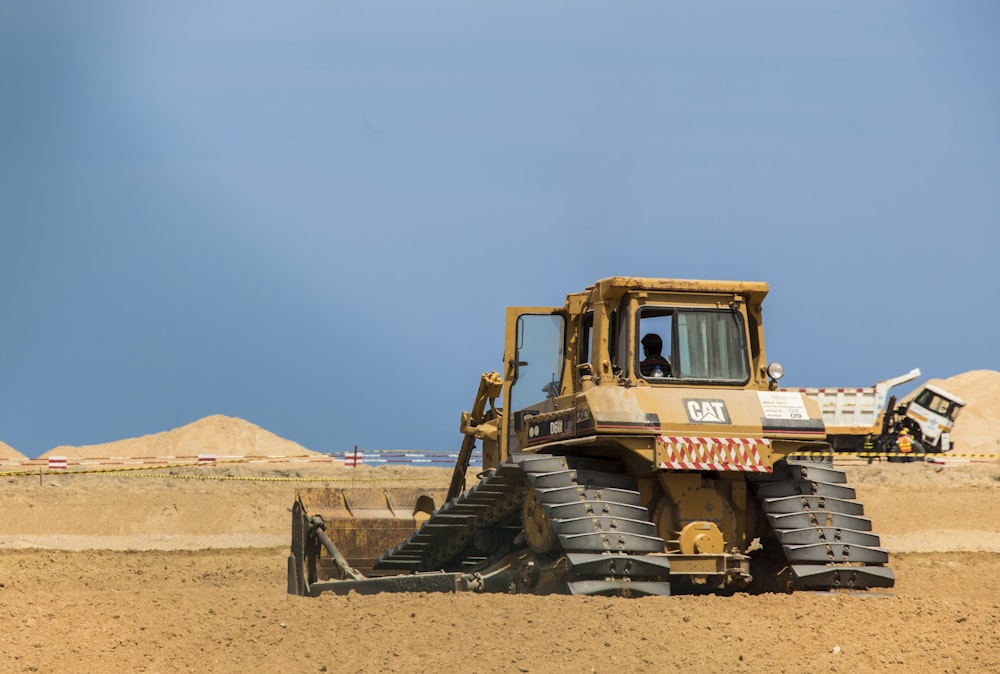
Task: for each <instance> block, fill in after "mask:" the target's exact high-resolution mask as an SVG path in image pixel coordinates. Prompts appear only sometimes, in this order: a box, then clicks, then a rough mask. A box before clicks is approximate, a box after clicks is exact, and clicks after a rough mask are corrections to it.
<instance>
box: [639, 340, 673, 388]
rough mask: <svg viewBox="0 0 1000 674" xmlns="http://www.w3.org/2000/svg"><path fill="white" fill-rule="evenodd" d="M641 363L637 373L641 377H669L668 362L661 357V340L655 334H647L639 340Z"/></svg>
mask: <svg viewBox="0 0 1000 674" xmlns="http://www.w3.org/2000/svg"><path fill="white" fill-rule="evenodd" d="M640 343H641V344H642V361H641V362H640V363H639V372H640V373H641V374H642V376H643V377H669V376H670V361H669V360H667V359H666V358H664V357H663V340H662V339H661V338H660V336H659V335H658V334H656V333H655V332H649V333H647V334H646V335H645V336H644V337H643V338H642V339H641V340H640Z"/></svg>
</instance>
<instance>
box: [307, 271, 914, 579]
mask: <svg viewBox="0 0 1000 674" xmlns="http://www.w3.org/2000/svg"><path fill="white" fill-rule="evenodd" d="M767 292H768V285H767V284H766V283H764V282H755V281H707V280H674V279H655V278H633V277H612V278H606V279H603V280H600V281H597V282H596V283H594V284H593V285H592V286H589V287H587V288H586V289H585V290H583V291H582V292H576V293H572V294H570V295H568V296H567V297H566V301H565V303H564V304H563V305H562V306H526V307H509V308H507V314H506V330H505V335H504V352H503V353H504V356H503V367H502V371H501V372H487V373H485V374H483V375H482V377H481V378H480V382H479V388H478V391H477V394H476V396H475V400H474V404H473V406H472V409H471V411H468V412H463V413H462V414H461V425H460V429H461V433H462V436H463V440H462V444H461V447H460V450H459V452H458V459H457V461H456V465H455V467H454V470H453V472H452V475H451V479H450V482H449V484H448V485H447V486H445V485H442V486H441V488H440V489H439V490H438V491H437V492H436V493H435V492H431V491H424V492H421V493H408V492H407V490H406V489H398V490H396V489H381V490H380V489H368V490H364V489H358V488H331V489H310V490H301V491H300V492H299V493H298V494H297V497H296V500H295V502H294V504H293V507H292V536H291V554H290V556H289V559H288V591H289V593H291V594H296V595H309V596H314V595H318V594H320V593H322V592H335V593H348V592H352V591H353V592H357V593H360V594H365V593H376V592H387V591H417V592H428V591H445V592H459V591H470V592H505V593H531V594H554V593H558V594H581V595H616V596H643V595H669V594H678V593H703V592H710V593H718V594H730V593H733V592H737V591H748V592H765V591H782V592H784V591H793V590H799V589H804V590H823V591H833V590H845V591H850V590H864V591H870V590H871V589H873V588H888V587H892V585H893V583H894V577H893V573H892V570H891V569H890V568H889V566H888V553H887V552H886V551H885V550H884V549H882V548H881V547H880V540H879V537H878V535H877V534H875V533H873V532H872V529H873V527H872V523H871V520H870V519H869V518H867V517H865V516H864V506H863V504H862V503H860V502H859V501H858V500H857V498H856V492H855V490H854V489H853V488H852V487H851V486H850V485H848V484H847V483H846V477H845V474H844V472H843V471H840V470H837V469H835V468H834V467H833V466H832V465H831V464H829V463H822V462H811V461H805V460H796V459H795V458H794V457H795V456H797V455H808V454H809V453H810V452H814V451H823V450H829V444H828V443H827V442H826V439H825V428H824V424H823V417H822V416H821V414H820V410H819V408H818V407H817V405H816V402H815V400H813V399H812V398H810V397H808V396H805V395H803V394H801V393H800V392H796V391H780V390H778V387H777V381H778V379H779V378H780V377H781V376H782V374H783V370H782V367H781V365H780V364H779V363H776V362H772V363H769V362H768V361H767V359H766V354H765V350H764V322H763V312H762V304H763V302H764V298H765V296H766V295H767ZM648 335H655V338H647V336H648ZM477 443H481V449H482V468H483V470H482V472H481V473H479V474H478V475H476V479H475V480H472V479H471V476H470V479H469V480H468V481H470V482H472V481H474V482H475V483H474V484H472V486H469V485H468V484H467V477H466V476H467V475H468V469H469V460H470V456H471V455H472V452H473V450H474V448H475V447H476V445H477Z"/></svg>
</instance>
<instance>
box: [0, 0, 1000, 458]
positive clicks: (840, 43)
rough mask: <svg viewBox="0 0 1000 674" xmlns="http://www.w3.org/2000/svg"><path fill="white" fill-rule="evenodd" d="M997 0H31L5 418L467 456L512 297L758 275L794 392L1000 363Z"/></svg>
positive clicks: (8, 262)
mask: <svg viewBox="0 0 1000 674" xmlns="http://www.w3.org/2000/svg"><path fill="white" fill-rule="evenodd" d="M998 25H1000V5H997V4H996V3H995V2H961V3H955V2H943V1H942V2H809V3H803V2H791V1H788V2H760V3H744V2H615V3H607V2H542V3H527V2H516V1H515V2H475V3H468V2H426V3H420V4H417V3H397V2H365V3H344V2H301V1H300V2H287V3H262V2H254V1H251V2H239V3H237V2H214V3H202V2H198V3H195V2H174V3H135V2H125V1H110V0H95V1H93V2H87V3H70V2H45V1H40V2H24V1H14V2H5V3H3V4H2V6H0V91H2V92H3V105H2V106H0V289H2V293H0V311H2V316H3V324H2V326H0V440H3V441H4V442H7V443H8V444H10V445H11V446H13V447H14V448H16V449H18V450H19V451H21V452H23V453H25V454H27V455H29V456H35V455H37V454H40V453H42V452H44V451H47V450H48V449H51V448H52V447H54V446H56V445H60V444H74V445H78V444H92V443H99V442H108V441H113V440H118V439H121V438H125V437H133V436H138V435H143V434H147V433H155V432H158V431H162V430H168V429H170V428H174V427H177V426H181V425H183V424H186V423H189V422H191V421H194V420H196V419H198V418H201V417H203V416H207V415H209V414H227V415H232V416H238V417H242V418H245V419H248V420H249V421H252V422H253V423H256V424H259V425H261V426H263V427H265V428H267V429H269V430H271V431H273V432H275V433H277V434H279V435H281V436H283V437H287V438H290V439H292V440H295V441H297V442H300V443H302V444H304V445H305V446H307V447H309V448H310V449H314V450H317V451H323V452H332V451H337V452H339V451H344V450H345V449H349V448H350V447H352V446H353V445H355V444H357V445H360V446H361V447H362V448H371V449H375V448H399V449H452V448H455V447H457V446H458V443H459V442H460V437H459V435H458V423H459V412H460V411H461V410H462V409H468V408H469V406H470V405H471V402H472V396H473V394H474V392H475V389H476V386H477V384H478V378H479V375H480V374H481V373H482V372H483V371H486V370H491V369H497V368H499V366H500V361H501V357H502V348H503V337H502V330H503V313H504V307H505V306H507V305H518V304H529V305H545V304H560V303H561V302H562V299H563V298H564V297H565V295H566V293H568V292H574V291H578V290H582V289H583V288H584V287H586V286H587V285H589V284H590V283H591V282H593V281H594V280H597V279H599V278H604V277H607V276H613V275H637V276H640V275H641V276H661V277H675V278H709V279H711V278H721V279H740V280H761V281H767V282H768V283H770V284H771V295H770V296H769V298H768V301H767V302H766V304H765V330H766V334H767V338H768V342H767V347H768V356H769V357H770V359H772V360H780V361H781V362H782V363H783V364H784V365H785V369H786V373H787V374H786V378H785V380H784V383H785V384H786V385H789V386H865V385H870V384H872V383H874V382H875V381H877V380H879V379H883V378H886V377H890V376H894V375H897V374H901V373H904V372H907V371H909V370H910V369H912V368H913V367H920V368H921V369H922V370H923V373H924V377H922V378H921V380H924V379H926V378H929V377H941V378H946V377H950V376H952V375H955V374H958V373H961V372H965V371H967V370H973V369H1000V356H998V355H997V339H996V335H997V333H998V331H1000V318H998V317H997V312H995V311H993V310H992V306H993V304H994V302H995V299H996V298H997V297H998V296H1000V272H998V270H997V267H996V262H995V258H996V256H997V251H998V250H1000V233H998V232H1000V123H998V121H997V120H1000V78H998V77H997V73H998V72H1000V41H998V40H996V27H997V26H998Z"/></svg>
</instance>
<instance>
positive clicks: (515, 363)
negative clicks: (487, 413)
mask: <svg viewBox="0 0 1000 674" xmlns="http://www.w3.org/2000/svg"><path fill="white" fill-rule="evenodd" d="M565 369H566V315H565V312H564V311H563V309H562V308H561V307H508V308H507V330H506V338H505V341H504V376H503V379H504V387H503V391H504V393H503V410H504V416H505V418H506V423H505V424H504V426H505V428H504V432H503V433H502V434H501V438H500V456H501V457H502V458H506V457H508V456H510V454H511V452H517V451H520V449H521V443H520V442H519V441H518V437H517V434H518V432H520V430H521V428H522V427H523V423H522V422H523V419H524V413H525V411H530V412H536V411H538V412H542V411H547V410H551V409H553V408H554V405H553V403H552V400H553V399H554V398H556V397H557V396H559V395H560V393H561V392H562V387H563V382H564V380H565V376H566V372H565Z"/></svg>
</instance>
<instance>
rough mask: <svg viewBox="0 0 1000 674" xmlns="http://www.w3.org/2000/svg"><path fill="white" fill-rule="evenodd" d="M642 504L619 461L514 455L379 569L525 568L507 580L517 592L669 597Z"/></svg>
mask: <svg viewBox="0 0 1000 674" xmlns="http://www.w3.org/2000/svg"><path fill="white" fill-rule="evenodd" d="M639 502H640V497H639V492H638V491H636V490H635V484H634V480H633V479H632V478H630V477H628V476H626V475H625V474H624V472H623V470H622V468H621V465H620V464H618V463H616V462H613V461H604V460H596V459H583V458H578V457H562V456H552V455H545V454H515V455H513V456H512V457H511V459H510V460H509V461H506V462H504V463H503V464H501V465H500V466H499V467H498V468H497V469H496V471H494V472H492V473H491V474H489V475H487V476H485V477H484V478H483V479H482V481H480V483H479V484H477V485H476V486H475V487H473V488H471V489H469V490H468V491H466V492H465V493H464V494H462V495H461V496H460V497H458V498H456V499H453V500H451V501H449V502H447V503H445V504H444V505H442V506H441V507H440V508H438V509H437V510H436V511H435V512H434V513H433V514H432V515H431V517H430V519H428V520H427V521H426V522H425V523H424V525H423V526H422V527H421V528H420V529H419V530H418V531H417V532H416V533H414V534H413V535H412V536H411V537H410V538H408V539H407V540H406V541H404V542H403V543H401V544H400V545H398V546H396V547H395V548H393V549H392V550H389V551H388V552H387V553H385V554H384V555H383V556H382V557H381V558H379V559H378V560H377V561H376V563H375V566H374V570H375V572H376V573H399V572H407V571H410V572H412V571H438V570H443V571H462V572H466V573H481V574H483V575H488V574H490V573H491V572H492V571H493V570H495V569H497V568H503V567H505V566H511V565H512V564H516V565H517V566H518V568H516V569H513V570H512V571H511V572H510V573H508V574H507V575H505V576H504V578H505V579H506V581H507V589H508V591H512V592H538V593H548V592H565V593H570V594H637V595H650V594H656V595H665V594H669V593H670V584H669V580H668V577H669V573H670V566H669V562H668V560H667V557H666V556H664V555H661V554H656V553H662V552H663V550H664V544H663V540H662V539H661V538H659V537H658V536H656V532H655V526H654V525H653V523H652V522H650V521H649V513H648V511H647V510H646V508H643V507H642V506H641V505H639ZM512 559H513V560H515V561H514V562H512V561H511V560H512ZM545 579H548V580H549V582H545Z"/></svg>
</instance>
